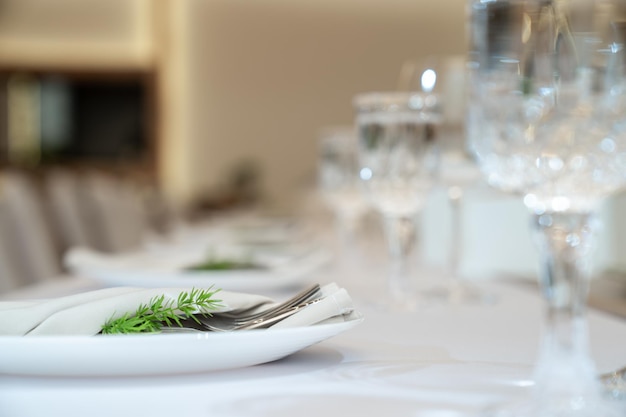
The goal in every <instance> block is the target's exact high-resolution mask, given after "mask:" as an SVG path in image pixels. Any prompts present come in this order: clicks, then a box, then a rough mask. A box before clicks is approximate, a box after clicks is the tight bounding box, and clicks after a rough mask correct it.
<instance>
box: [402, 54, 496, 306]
mask: <svg viewBox="0 0 626 417" xmlns="http://www.w3.org/2000/svg"><path fill="white" fill-rule="evenodd" d="M465 61H466V60H465V57H464V56H463V55H431V56H427V57H425V58H422V59H417V60H409V61H406V62H405V63H404V64H403V65H402V68H401V70H400V75H399V77H398V89H399V90H404V91H421V92H424V93H435V94H436V95H437V96H438V97H441V101H442V102H443V103H444V105H443V106H441V114H442V122H441V124H440V125H439V126H438V132H437V142H438V148H439V154H440V162H439V170H438V181H437V184H438V185H439V186H440V187H442V188H443V189H444V190H445V193H446V199H447V203H448V207H449V212H450V216H449V217H448V223H449V228H450V232H449V239H448V242H449V243H448V245H447V257H446V261H445V268H444V270H443V273H442V274H441V275H442V278H443V279H442V280H441V281H442V282H440V283H437V284H436V285H435V286H434V287H433V288H431V289H429V290H428V291H427V293H428V295H429V297H432V298H434V299H437V300H440V301H443V302H445V303H453V304H467V303H492V302H493V299H494V297H493V295H492V294H488V293H485V292H483V291H482V290H480V289H478V287H477V286H474V285H471V284H470V282H469V281H468V280H467V279H465V277H463V276H462V275H461V263H462V260H463V244H464V242H463V204H464V200H465V191H466V189H467V188H469V187H472V186H473V185H475V184H476V183H478V181H479V180H480V171H479V170H478V168H477V166H476V164H475V163H474V160H473V159H472V157H471V155H470V152H469V151H468V146H467V145H466V139H465V135H464V129H463V125H464V123H465V107H466V101H467V100H466V92H465V90H466V74H465V65H466V62H465ZM429 74H430V75H429ZM433 74H434V78H435V80H436V82H435V84H434V85H432V84H429V83H428V82H425V81H427V80H428V78H429V77H432V75H433Z"/></svg>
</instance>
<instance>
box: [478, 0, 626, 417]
mask: <svg viewBox="0 0 626 417" xmlns="http://www.w3.org/2000/svg"><path fill="white" fill-rule="evenodd" d="M623 11H624V10H623V8H620V7H619V4H617V3H616V2H613V1H611V0H607V1H601V2H600V1H593V0H580V1H576V2H568V1H551V0H545V1H530V0H498V1H493V2H483V1H479V0H476V1H475V2H473V3H472V6H471V14H470V15H471V27H470V29H471V31H470V33H471V36H472V39H471V48H470V49H471V54H470V60H469V66H468V67H469V69H470V74H471V77H472V79H471V85H472V86H473V88H472V89H471V94H470V103H469V107H470V108H469V114H468V116H469V117H468V119H470V120H471V121H472V122H471V123H470V124H469V125H468V135H469V139H470V143H471V144H472V146H473V150H474V152H475V155H476V160H477V163H478V165H479V166H480V168H481V171H482V172H483V174H484V177H485V179H486V181H487V182H488V183H489V184H490V185H492V186H494V187H496V188H498V189H501V190H504V191H506V192H510V193H516V194H520V195H521V196H522V198H523V201H524V203H525V205H526V206H527V207H528V209H529V211H530V215H531V227H532V229H533V232H534V236H535V239H536V242H537V247H538V250H539V253H540V258H541V272H540V283H541V286H542V290H543V296H544V298H545V300H546V304H547V309H546V312H547V313H546V317H545V319H546V320H545V321H546V323H545V334H544V336H543V339H542V343H541V345H540V353H539V357H538V360H537V362H536V363H535V367H534V379H535V384H534V387H533V390H532V394H531V396H530V398H528V399H527V401H524V402H523V403H521V404H518V405H505V406H502V407H496V408H494V409H493V410H491V411H490V413H489V415H495V416H511V417H512V416H516V417H517V416H577V417H582V416H585V417H587V416H589V417H590V416H594V417H595V416H618V415H622V416H623V415H626V413H625V411H624V410H622V411H621V412H620V411H618V410H616V409H614V407H616V404H614V403H609V402H608V401H607V400H604V397H603V396H602V392H601V389H600V385H599V383H598V381H597V378H596V369H595V365H594V363H593V361H592V359H591V356H590V354H589V349H588V337H587V325H586V319H585V317H586V313H585V306H586V296H587V293H588V286H589V276H590V268H589V267H590V265H589V263H590V262H589V257H590V252H591V248H592V246H593V245H592V244H593V236H594V232H595V230H596V226H597V222H596V220H595V217H594V213H596V211H597V207H598V205H599V204H600V203H601V202H602V201H603V199H604V198H605V197H607V196H609V195H611V194H613V193H615V192H616V191H617V190H619V189H621V188H622V187H624V185H625V182H626V176H625V174H626V83H625V78H624V62H625V60H624V37H623V34H624V31H623V29H624V27H625V26H624V24H623V23H620V21H623V20H622V17H623V15H624V13H623Z"/></svg>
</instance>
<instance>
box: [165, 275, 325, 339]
mask: <svg viewBox="0 0 626 417" xmlns="http://www.w3.org/2000/svg"><path fill="white" fill-rule="evenodd" d="M320 295H321V289H320V286H319V284H315V285H313V286H311V287H309V288H307V289H305V290H304V291H302V292H299V293H298V294H296V295H294V296H293V297H291V298H289V299H288V300H285V301H283V302H282V303H279V304H276V305H275V306H273V307H270V308H268V309H265V310H262V311H260V312H255V313H245V312H239V313H235V312H225V313H216V314H213V315H210V316H204V315H200V314H198V315H196V316H195V318H196V319H197V320H198V321H196V320H194V319H192V318H188V319H184V320H181V324H182V326H180V327H179V326H171V327H163V328H162V331H163V332H167V333H183V332H198V331H200V332H203V331H204V332H206V331H232V330H244V329H259V328H267V327H269V326H271V325H272V324H275V323H277V322H279V321H281V320H284V319H286V318H287V317H289V316H291V315H293V314H295V313H297V312H298V311H300V310H301V309H303V308H304V307H307V306H309V305H311V304H314V303H315V302H318V301H320V300H321V298H320ZM255 311H256V309H255Z"/></svg>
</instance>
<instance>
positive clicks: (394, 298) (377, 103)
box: [353, 80, 441, 310]
mask: <svg viewBox="0 0 626 417" xmlns="http://www.w3.org/2000/svg"><path fill="white" fill-rule="evenodd" d="M432 82H434V80H432ZM353 104H354V107H355V111H356V126H357V128H358V139H359V141H358V144H359V162H360V177H361V180H362V181H363V184H364V185H365V191H366V195H367V197H368V199H369V200H370V202H371V204H372V207H373V208H375V209H376V210H377V211H378V212H379V213H380V215H381V217H382V220H383V228H384V232H385V236H386V240H387V245H388V253H389V255H390V258H391V271H390V275H389V279H388V286H389V294H390V296H391V297H390V299H389V303H388V305H387V307H390V308H394V309H401V310H407V309H408V310H411V309H413V308H415V302H416V300H415V297H414V295H413V292H414V289H413V288H412V287H413V285H412V282H411V281H412V278H411V273H410V270H409V268H408V266H409V262H411V260H412V255H413V254H414V252H413V248H414V246H415V241H416V221H417V215H418V214H419V213H420V211H421V209H422V207H423V206H424V203H425V202H426V199H427V197H428V194H429V192H430V190H431V188H432V187H433V184H434V182H435V174H436V168H437V160H438V155H437V152H436V146H435V131H436V129H435V127H436V125H437V124H439V123H440V121H441V114H440V110H439V109H440V104H439V98H438V97H437V96H436V95H434V94H427V93H422V92H379V93H364V94H360V95H358V96H356V97H355V98H354V102H353Z"/></svg>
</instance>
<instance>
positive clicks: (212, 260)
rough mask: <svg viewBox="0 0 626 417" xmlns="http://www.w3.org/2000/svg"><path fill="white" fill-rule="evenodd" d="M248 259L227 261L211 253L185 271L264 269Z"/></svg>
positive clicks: (227, 259)
mask: <svg viewBox="0 0 626 417" xmlns="http://www.w3.org/2000/svg"><path fill="white" fill-rule="evenodd" d="M247 258H248V259H229V258H225V257H217V256H215V255H214V254H213V253H212V252H210V253H209V255H208V256H207V259H206V260H205V261H203V262H200V263H197V264H195V265H191V266H188V267H186V268H185V270H186V271H229V270H238V269H239V270H240V269H265V267H264V266H263V265H261V264H258V263H256V262H253V261H252V260H251V259H250V258H251V256H248V257H247Z"/></svg>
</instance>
